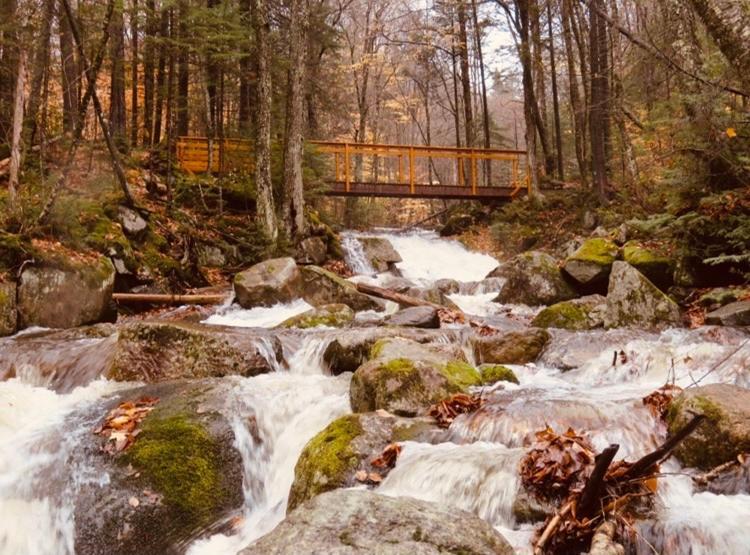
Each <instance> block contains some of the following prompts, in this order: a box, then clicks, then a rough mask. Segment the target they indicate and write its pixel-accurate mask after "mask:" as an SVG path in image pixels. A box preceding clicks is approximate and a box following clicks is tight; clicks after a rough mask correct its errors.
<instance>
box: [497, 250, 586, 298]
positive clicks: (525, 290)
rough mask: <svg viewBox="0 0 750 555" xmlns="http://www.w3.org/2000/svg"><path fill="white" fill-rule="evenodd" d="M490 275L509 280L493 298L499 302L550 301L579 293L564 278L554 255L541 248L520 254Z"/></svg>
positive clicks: (574, 296) (573, 296) (575, 295)
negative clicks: (542, 250) (540, 250)
mask: <svg viewBox="0 0 750 555" xmlns="http://www.w3.org/2000/svg"><path fill="white" fill-rule="evenodd" d="M487 277H488V278H493V277H495V278H505V280H506V281H505V284H504V285H503V288H502V289H501V290H500V293H499V294H498V296H497V297H496V298H495V299H494V301H495V302H497V303H506V304H508V303H510V304H526V305H529V306H538V305H550V304H554V303H557V302H561V301H567V300H570V299H574V298H576V297H577V296H578V294H577V293H576V291H575V290H574V289H573V288H572V287H571V286H570V285H569V284H568V282H567V281H565V278H564V277H563V275H562V272H561V271H560V268H559V267H558V266H557V262H556V261H555V259H554V258H552V257H551V256H550V255H548V254H546V253H543V252H539V251H529V252H526V253H523V254H520V255H518V256H516V257H515V258H513V259H512V260H511V261H510V262H508V263H507V264H504V265H502V266H499V267H498V268H496V269H495V270H493V271H492V272H491V273H490V274H489V275H488V276H487Z"/></svg>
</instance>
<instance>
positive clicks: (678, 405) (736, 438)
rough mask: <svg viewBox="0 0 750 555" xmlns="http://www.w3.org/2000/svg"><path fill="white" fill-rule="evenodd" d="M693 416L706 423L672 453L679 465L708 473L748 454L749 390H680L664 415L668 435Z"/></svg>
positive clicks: (719, 386) (715, 386)
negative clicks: (697, 416)
mask: <svg viewBox="0 0 750 555" xmlns="http://www.w3.org/2000/svg"><path fill="white" fill-rule="evenodd" d="M695 414H703V415H705V417H706V419H705V420H704V421H703V422H702V423H701V424H700V425H699V426H698V428H697V430H696V431H695V432H693V433H692V434H690V435H689V436H688V437H687V438H686V439H685V440H683V441H682V443H680V444H679V446H678V447H677V449H676V450H675V453H674V454H675V456H676V457H677V458H678V459H679V460H680V461H681V462H682V463H683V464H685V465H686V466H691V467H694V468H700V469H702V470H710V469H712V468H715V467H716V466H719V465H720V464H723V463H725V462H729V461H731V460H733V459H735V458H736V457H737V455H739V454H741V453H748V452H750V389H746V388H743V387H739V386H734V385H727V384H712V385H706V386H700V387H691V388H689V389H686V390H684V391H683V392H682V393H681V394H680V395H679V397H677V398H676V399H674V401H672V405H671V406H670V408H669V412H668V414H667V422H668V424H669V432H670V434H674V433H676V432H677V431H678V430H680V429H681V428H682V427H684V426H685V425H686V424H687V423H688V422H689V421H690V420H691V419H692V418H693V416H694V415H695Z"/></svg>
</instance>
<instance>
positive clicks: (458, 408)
mask: <svg viewBox="0 0 750 555" xmlns="http://www.w3.org/2000/svg"><path fill="white" fill-rule="evenodd" d="M482 403H483V400H482V397H481V396H479V395H467V394H466V393H456V394H455V395H452V396H451V397H448V398H447V399H443V400H442V401H440V402H438V403H435V404H434V405H432V406H431V407H430V410H429V412H428V414H429V415H430V416H432V417H433V418H434V419H435V420H436V421H437V424H438V426H440V427H441V428H447V427H449V426H450V425H451V423H452V422H453V421H454V420H455V419H456V417H457V416H458V415H459V414H466V413H469V412H474V411H476V410H479V408H480V407H481V406H482Z"/></svg>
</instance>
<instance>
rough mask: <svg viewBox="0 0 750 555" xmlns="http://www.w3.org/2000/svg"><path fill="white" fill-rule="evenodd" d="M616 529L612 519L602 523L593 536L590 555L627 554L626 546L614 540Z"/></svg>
mask: <svg viewBox="0 0 750 555" xmlns="http://www.w3.org/2000/svg"><path fill="white" fill-rule="evenodd" d="M616 531H617V527H616V526H615V523H614V522H612V521H607V522H604V523H602V524H600V525H599V527H598V528H597V529H596V532H594V537H593V538H591V549H589V552H588V555H625V548H624V547H623V546H622V545H620V544H619V543H617V542H615V540H614V538H615V532H616Z"/></svg>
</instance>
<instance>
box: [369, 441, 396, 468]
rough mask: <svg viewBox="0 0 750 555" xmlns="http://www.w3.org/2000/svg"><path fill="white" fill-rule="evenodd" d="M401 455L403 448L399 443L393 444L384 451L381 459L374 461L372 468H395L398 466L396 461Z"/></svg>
mask: <svg viewBox="0 0 750 555" xmlns="http://www.w3.org/2000/svg"><path fill="white" fill-rule="evenodd" d="M400 453H401V446H400V445H399V444H398V443H391V444H390V445H389V446H388V447H386V448H385V449H383V452H382V453H381V454H380V456H379V457H377V458H375V459H373V461H372V463H371V464H372V466H375V467H377V468H393V467H394V466H396V459H398V456H399V454H400Z"/></svg>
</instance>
